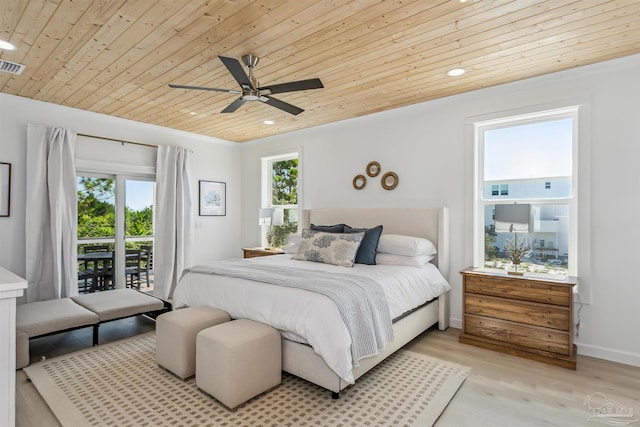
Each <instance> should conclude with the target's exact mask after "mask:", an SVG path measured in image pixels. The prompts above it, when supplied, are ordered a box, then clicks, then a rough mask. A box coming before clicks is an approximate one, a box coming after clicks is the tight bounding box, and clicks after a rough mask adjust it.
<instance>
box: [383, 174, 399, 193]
mask: <svg viewBox="0 0 640 427" xmlns="http://www.w3.org/2000/svg"><path fill="white" fill-rule="evenodd" d="M380 183H381V184H382V188H384V189H385V190H393V189H394V188H396V187H397V186H398V175H396V173H395V172H387V173H385V174H384V175H382V180H380Z"/></svg>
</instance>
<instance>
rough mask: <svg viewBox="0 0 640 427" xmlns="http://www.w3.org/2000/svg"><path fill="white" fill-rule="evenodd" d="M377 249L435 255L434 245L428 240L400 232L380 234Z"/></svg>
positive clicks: (387, 252)
mask: <svg viewBox="0 0 640 427" xmlns="http://www.w3.org/2000/svg"><path fill="white" fill-rule="evenodd" d="M377 251H378V252H380V253H385V254H394V255H404V256H418V255H435V254H436V253H437V251H436V246H435V245H434V244H433V243H432V242H431V241H430V240H428V239H423V238H421V237H413V236H403V235H401V234H383V235H382V236H380V240H379V241H378V249H377ZM376 259H377V258H376Z"/></svg>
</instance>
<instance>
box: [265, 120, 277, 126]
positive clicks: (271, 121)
mask: <svg viewBox="0 0 640 427" xmlns="http://www.w3.org/2000/svg"><path fill="white" fill-rule="evenodd" d="M262 123H264V124H265V125H272V124H274V123H275V122H274V121H273V120H265V121H264V122H262Z"/></svg>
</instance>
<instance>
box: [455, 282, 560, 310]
mask: <svg viewBox="0 0 640 427" xmlns="http://www.w3.org/2000/svg"><path fill="white" fill-rule="evenodd" d="M464 284H465V290H466V292H467V293H471V294H478V295H491V296H496V297H502V298H511V299H516V300H522V301H531V302H539V303H543V304H553V305H559V306H562V307H569V304H570V301H571V294H570V292H571V287H568V286H562V285H554V284H553V283H548V282H545V283H543V282H536V281H534V280H530V279H514V278H503V277H495V276H482V275H467V276H465V280H464Z"/></svg>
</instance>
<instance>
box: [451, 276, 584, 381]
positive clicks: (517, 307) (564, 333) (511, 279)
mask: <svg viewBox="0 0 640 427" xmlns="http://www.w3.org/2000/svg"><path fill="white" fill-rule="evenodd" d="M460 273H461V274H462V284H463V297H462V298H463V302H462V304H463V307H462V309H463V310H462V312H463V316H462V333H461V334H460V339H459V341H460V342H461V343H465V344H471V345H475V346H478V347H483V348H487V349H490V350H495V351H500V352H502V353H507V354H511V355H515V356H520V357H525V358H528V359H533V360H538V361H541V362H545V363H550V364H552V365H558V366H562V367H565V368H569V369H576V346H575V345H574V344H573V287H574V286H576V285H577V284H578V281H577V278H575V277H568V278H566V279H564V280H562V279H559V280H555V279H551V278H542V277H537V276H509V275H507V274H504V273H499V272H489V271H485V270H480V269H473V268H467V269H465V270H463V271H461V272H460Z"/></svg>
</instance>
